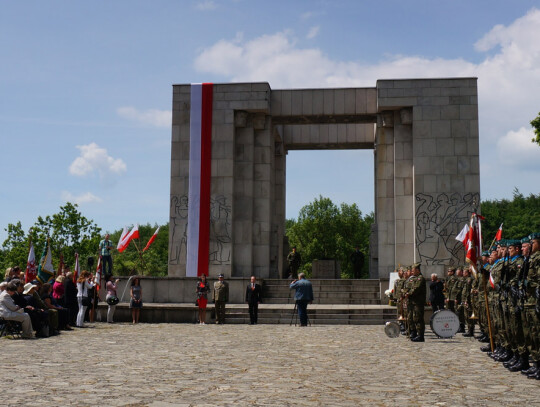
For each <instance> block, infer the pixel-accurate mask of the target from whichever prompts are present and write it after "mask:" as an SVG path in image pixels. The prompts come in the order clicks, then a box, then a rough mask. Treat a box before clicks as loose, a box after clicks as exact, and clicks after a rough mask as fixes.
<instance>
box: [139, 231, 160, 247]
mask: <svg viewBox="0 0 540 407" xmlns="http://www.w3.org/2000/svg"><path fill="white" fill-rule="evenodd" d="M160 227H161V226H158V228H157V229H156V231H155V232H154V234H153V235H152V237H151V238H150V240H148V243H146V246H144V249H143V252H145V251H147V250H148V248H149V247H150V245H151V244H152V243H154V240H156V237H157V234H158V232H159V228H160Z"/></svg>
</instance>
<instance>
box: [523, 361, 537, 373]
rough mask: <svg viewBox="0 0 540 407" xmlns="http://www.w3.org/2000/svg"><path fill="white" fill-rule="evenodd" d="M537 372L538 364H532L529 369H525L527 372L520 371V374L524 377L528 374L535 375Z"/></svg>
mask: <svg viewBox="0 0 540 407" xmlns="http://www.w3.org/2000/svg"><path fill="white" fill-rule="evenodd" d="M537 370H538V364H537V363H536V362H533V363H532V365H531V367H530V368H529V369H527V370H522V371H521V374H524V375H525V376H528V375H530V374H534V373H536V371H537Z"/></svg>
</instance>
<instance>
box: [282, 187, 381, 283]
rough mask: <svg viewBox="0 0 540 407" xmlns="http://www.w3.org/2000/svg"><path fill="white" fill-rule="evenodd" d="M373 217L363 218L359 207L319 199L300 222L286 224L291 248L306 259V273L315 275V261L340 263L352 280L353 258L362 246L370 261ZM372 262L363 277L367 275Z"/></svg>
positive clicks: (301, 212) (301, 215)
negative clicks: (338, 204) (355, 251)
mask: <svg viewBox="0 0 540 407" xmlns="http://www.w3.org/2000/svg"><path fill="white" fill-rule="evenodd" d="M372 223H373V214H370V215H368V216H365V217H362V212H361V211H360V209H358V207H357V206H356V204H352V205H348V204H345V203H342V204H341V205H340V207H337V206H336V205H335V204H334V203H333V202H332V201H331V200H330V199H329V198H324V197H322V196H319V198H318V199H315V200H314V201H313V202H312V203H310V204H308V205H306V206H304V207H303V208H302V209H301V210H300V213H299V215H298V220H296V221H294V220H292V219H289V220H288V221H287V222H286V230H287V231H286V234H287V237H288V239H289V244H290V246H296V247H297V249H298V251H299V252H300V253H301V255H302V261H303V265H302V271H303V272H305V273H307V274H308V275H309V274H310V273H311V265H312V262H313V260H323V259H337V260H339V262H340V265H341V271H342V275H343V277H352V264H351V262H350V255H351V253H352V252H353V250H354V248H355V247H356V246H358V247H359V248H360V250H361V251H362V252H363V253H364V255H365V257H366V259H367V258H368V257H369V256H368V255H367V254H368V252H369V235H370V228H371V224H372ZM368 267H369V265H368V262H365V264H364V270H363V272H364V273H363V274H364V275H367V270H368Z"/></svg>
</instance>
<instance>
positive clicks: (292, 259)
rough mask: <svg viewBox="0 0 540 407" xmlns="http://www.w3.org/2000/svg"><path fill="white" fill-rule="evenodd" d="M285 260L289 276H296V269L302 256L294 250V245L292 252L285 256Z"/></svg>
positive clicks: (294, 277)
mask: <svg viewBox="0 0 540 407" xmlns="http://www.w3.org/2000/svg"><path fill="white" fill-rule="evenodd" d="M287 262H288V263H289V278H292V279H296V278H298V269H299V268H300V265H301V264H302V257H301V256H300V253H298V252H297V251H296V247H293V248H292V252H290V253H289V255H288V256H287Z"/></svg>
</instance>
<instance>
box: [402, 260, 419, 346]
mask: <svg viewBox="0 0 540 407" xmlns="http://www.w3.org/2000/svg"><path fill="white" fill-rule="evenodd" d="M413 281H414V276H413V274H412V270H411V268H410V266H408V267H407V270H406V271H405V282H404V283H403V288H402V290H401V292H402V293H403V306H404V309H405V311H404V312H405V324H406V328H407V337H409V338H412V337H415V336H416V335H417V334H416V331H415V327H414V324H413V307H412V305H411V301H410V300H409V298H408V296H407V293H408V292H409V291H410V290H411V289H412V285H413Z"/></svg>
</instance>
